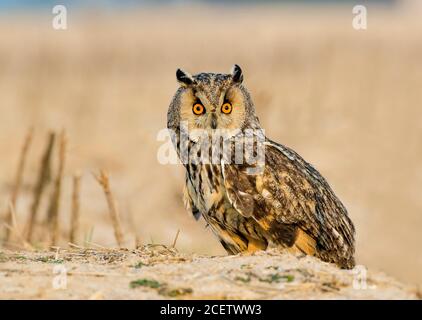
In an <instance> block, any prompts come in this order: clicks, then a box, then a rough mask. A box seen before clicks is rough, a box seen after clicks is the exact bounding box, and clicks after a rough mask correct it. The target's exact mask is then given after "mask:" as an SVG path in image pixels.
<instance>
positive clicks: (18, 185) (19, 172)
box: [5, 128, 34, 242]
mask: <svg viewBox="0 0 422 320" xmlns="http://www.w3.org/2000/svg"><path fill="white" fill-rule="evenodd" d="M33 133H34V130H33V128H31V129H29V130H28V133H27V135H26V137H25V141H24V144H23V146H22V149H21V153H20V157H19V165H18V168H17V171H16V177H15V183H14V184H13V189H12V195H11V197H10V198H11V200H10V205H9V208H8V211H7V215H6V223H7V224H9V225H11V224H12V220H13V216H14V215H13V210H14V208H16V201H17V199H18V196H19V191H20V189H21V186H22V179H23V173H24V168H25V163H26V157H27V155H28V150H29V147H30V145H31V141H32V136H33ZM5 240H6V242H7V241H9V240H10V229H7V230H6V237H5Z"/></svg>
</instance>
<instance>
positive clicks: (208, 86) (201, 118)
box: [167, 65, 259, 131]
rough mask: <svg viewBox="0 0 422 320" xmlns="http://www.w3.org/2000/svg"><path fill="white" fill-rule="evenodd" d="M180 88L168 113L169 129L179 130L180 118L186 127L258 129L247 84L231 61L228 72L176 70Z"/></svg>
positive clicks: (191, 128)
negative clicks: (190, 72) (192, 72)
mask: <svg viewBox="0 0 422 320" xmlns="http://www.w3.org/2000/svg"><path fill="white" fill-rule="evenodd" d="M176 77H177V81H178V82H179V84H180V87H179V89H178V90H177V92H176V94H175V95H174V97H173V100H172V102H171V104H170V107H169V110H168V115H167V121H168V122H167V126H168V128H169V129H173V130H178V129H179V128H180V124H181V123H182V122H185V123H187V126H188V129H189V131H191V130H197V129H203V130H215V129H227V130H238V129H240V130H242V129H246V128H248V129H258V128H259V122H258V119H257V117H256V116H255V108H254V105H253V103H252V100H251V98H250V95H249V93H248V91H247V90H246V88H245V87H244V86H243V85H242V81H243V73H242V69H240V67H239V66H238V65H234V66H233V68H232V71H231V73H228V74H222V73H199V74H196V75H191V74H189V73H188V72H185V71H183V70H181V69H177V71H176Z"/></svg>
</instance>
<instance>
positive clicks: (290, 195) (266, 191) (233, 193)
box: [223, 140, 354, 262]
mask: <svg viewBox="0 0 422 320" xmlns="http://www.w3.org/2000/svg"><path fill="white" fill-rule="evenodd" d="M248 168H250V165H248V164H245V165H227V164H225V165H223V178H224V184H225V187H226V190H227V194H228V198H229V201H230V202H231V203H232V205H233V206H234V208H235V209H236V210H237V211H238V212H239V213H240V214H242V215H243V216H245V217H252V218H253V219H255V220H256V221H257V222H258V224H259V225H260V226H261V227H262V229H264V230H265V231H267V233H268V234H269V235H270V236H272V237H273V240H274V242H276V243H277V242H278V243H280V242H282V243H283V244H284V245H287V246H289V247H290V246H292V245H293V244H295V245H298V246H299V248H300V249H301V250H302V251H305V252H306V253H308V254H312V251H315V250H317V249H318V250H319V251H320V253H319V254H320V255H324V254H326V255H327V257H325V258H326V260H330V257H328V256H329V255H330V253H331V254H332V253H335V255H337V256H341V257H344V259H345V261H348V260H350V259H352V256H353V253H354V252H353V251H354V243H353V242H354V227H353V224H352V222H351V221H350V219H349V217H348V215H347V211H346V209H345V207H344V206H343V204H342V203H341V202H340V200H339V199H338V198H337V197H336V196H335V194H334V193H333V191H332V190H331V188H330V187H329V185H328V183H327V182H326V181H325V179H324V178H323V177H322V176H321V175H320V174H319V172H318V171H317V170H316V169H314V168H313V167H312V166H311V165H310V164H308V163H307V162H306V161H305V160H303V159H302V158H301V157H300V156H299V155H298V154H297V153H295V152H294V151H293V150H291V149H289V148H287V147H284V146H282V145H279V144H276V143H274V142H272V141H270V140H267V141H266V142H265V166H264V167H263V170H262V172H260V173H258V174H256V175H251V174H248V171H247V170H248ZM301 243H302V244H301ZM310 252H311V253H310ZM333 262H336V261H333Z"/></svg>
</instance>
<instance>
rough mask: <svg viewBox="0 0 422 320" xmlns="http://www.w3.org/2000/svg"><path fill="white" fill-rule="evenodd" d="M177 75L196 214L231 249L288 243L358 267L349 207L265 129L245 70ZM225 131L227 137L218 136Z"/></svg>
mask: <svg viewBox="0 0 422 320" xmlns="http://www.w3.org/2000/svg"><path fill="white" fill-rule="evenodd" d="M176 77H177V80H178V82H179V84H180V87H179V88H178V90H177V92H176V94H175V95H174V97H173V100H172V102H171V104H170V107H169V110H168V115H167V117H168V118H167V121H168V122H167V127H168V129H169V130H170V132H171V133H172V141H173V144H174V146H175V148H176V151H177V153H178V155H179V158H180V160H182V163H183V165H184V166H185V168H186V184H185V189H184V200H185V205H186V207H187V208H188V210H190V211H191V212H192V214H193V216H194V217H195V218H196V219H199V217H201V216H202V217H203V218H204V219H205V221H206V222H207V224H208V225H209V226H210V227H211V229H212V231H213V232H214V233H215V235H216V236H217V237H218V239H219V241H220V242H221V244H222V245H223V247H224V248H225V249H226V251H227V252H228V253H229V254H237V253H240V252H253V251H256V250H265V249H267V248H270V247H276V248H285V249H286V250H289V251H291V252H300V253H304V254H307V255H313V256H315V257H318V258H320V259H321V260H323V261H327V262H332V263H335V264H337V265H338V266H339V267H341V268H353V267H354V265H355V261H354V251H355V248H354V246H355V245H354V233H355V230H354V226H353V223H352V221H351V220H350V218H349V216H348V214H347V210H346V208H345V207H344V205H343V204H342V203H341V202H340V200H339V199H338V198H337V197H336V195H335V194H334V192H333V191H332V189H331V188H330V186H329V185H328V183H327V181H326V180H325V179H324V178H323V177H322V176H321V174H320V173H319V172H318V171H317V170H316V169H315V168H314V167H313V166H312V165H310V164H309V163H307V162H306V161H305V160H304V159H302V157H301V156H299V155H298V154H297V153H296V152H295V151H293V150H292V149H290V148H288V147H286V146H283V145H281V144H278V143H276V142H274V141H271V140H270V139H268V138H267V137H266V136H265V135H264V134H263V129H262V128H261V126H260V123H259V120H258V118H257V116H256V114H255V106H254V104H253V102H252V99H251V97H250V95H249V92H248V90H247V89H246V88H245V86H244V85H243V84H242V82H243V73H242V70H241V69H240V67H239V66H238V65H235V66H234V67H233V69H232V72H231V73H229V74H219V73H199V74H196V75H191V74H189V73H187V72H185V71H182V70H180V69H178V70H177V72H176ZM217 131H218V132H224V134H220V136H219V138H218V139H211V138H210V137H211V136H212V135H213V134H214V133H216V132H217ZM246 132H252V134H249V135H247V134H246ZM247 136H248V137H249V140H251V141H252V143H249V144H248V143H247V142H246V138H245V137H247ZM251 137H252V139H251ZM260 137H261V139H260ZM205 140H207V143H205ZM238 141H240V142H242V143H243V144H242V143H240V145H241V146H245V148H243V149H242V148H238V147H236V146H238V145H239V143H237V142H238ZM199 146H200V147H199ZM224 146H225V147H226V149H224ZM246 146H249V149H251V150H250V152H249V153H250V156H249V158H248V159H247V158H246V154H247V153H248V152H247V151H248V150H246ZM219 148H220V149H222V150H223V152H220V153H218V152H217V151H216V150H217V149H219ZM224 150H225V151H224ZM227 150H229V151H230V152H227ZM239 150H241V151H242V152H240V151H239ZM259 150H263V158H262V157H261V158H262V159H263V161H258V160H256V159H260V157H257V154H258V153H259ZM220 151H221V150H220ZM214 152H215V153H216V154H217V156H215V155H214ZM239 153H240V156H239ZM251 159H252V160H251ZM253 159H255V160H256V161H253ZM205 160H206V161H205ZM254 169H255V170H254Z"/></svg>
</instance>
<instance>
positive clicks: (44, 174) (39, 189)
mask: <svg viewBox="0 0 422 320" xmlns="http://www.w3.org/2000/svg"><path fill="white" fill-rule="evenodd" d="M54 140H55V134H54V132H50V133H49V136H48V142H47V147H46V150H45V152H44V155H43V157H42V160H41V167H40V171H39V175H38V180H37V183H36V186H35V188H34V196H33V202H32V206H31V213H30V215H29V219H28V223H27V233H26V240H27V241H28V242H31V240H32V233H33V231H34V224H35V221H36V216H37V213H38V207H39V205H40V201H41V197H42V194H43V191H44V189H45V186H46V185H47V183H48V182H49V180H50V162H51V160H50V159H51V153H52V151H53V146H54Z"/></svg>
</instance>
